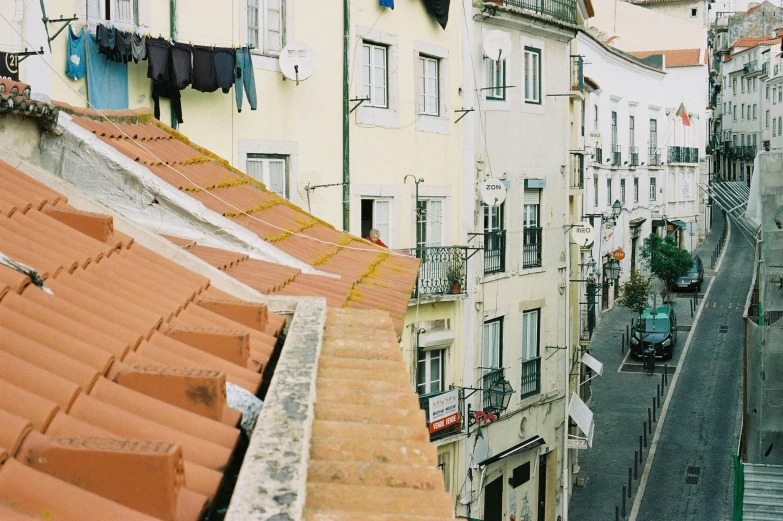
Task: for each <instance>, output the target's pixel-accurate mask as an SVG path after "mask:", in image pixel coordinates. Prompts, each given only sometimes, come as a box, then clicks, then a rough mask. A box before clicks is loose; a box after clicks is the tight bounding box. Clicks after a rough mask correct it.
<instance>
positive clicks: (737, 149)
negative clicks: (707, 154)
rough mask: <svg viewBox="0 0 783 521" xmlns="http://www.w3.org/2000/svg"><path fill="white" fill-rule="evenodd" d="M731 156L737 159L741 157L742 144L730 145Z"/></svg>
mask: <svg viewBox="0 0 783 521" xmlns="http://www.w3.org/2000/svg"><path fill="white" fill-rule="evenodd" d="M731 157H733V158H735V159H739V158H741V157H742V146H741V145H732V147H731Z"/></svg>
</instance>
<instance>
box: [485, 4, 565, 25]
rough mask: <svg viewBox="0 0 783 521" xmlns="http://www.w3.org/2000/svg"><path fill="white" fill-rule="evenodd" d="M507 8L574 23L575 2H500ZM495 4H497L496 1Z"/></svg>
mask: <svg viewBox="0 0 783 521" xmlns="http://www.w3.org/2000/svg"><path fill="white" fill-rule="evenodd" d="M501 1H502V2H503V3H504V4H505V5H507V6H509V7H516V8H517V9H522V10H524V11H532V12H534V13H537V14H543V15H548V16H551V17H553V18H557V19H558V20H562V21H563V22H568V23H571V24H575V23H576V1H575V0H501ZM495 3H498V2H497V1H496V2H495Z"/></svg>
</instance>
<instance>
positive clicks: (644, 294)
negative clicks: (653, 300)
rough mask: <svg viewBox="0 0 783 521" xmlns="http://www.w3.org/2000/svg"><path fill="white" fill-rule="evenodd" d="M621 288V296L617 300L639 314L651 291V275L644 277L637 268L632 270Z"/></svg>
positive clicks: (645, 305) (645, 304) (644, 306)
mask: <svg viewBox="0 0 783 521" xmlns="http://www.w3.org/2000/svg"><path fill="white" fill-rule="evenodd" d="M621 290H622V292H623V296H622V297H621V298H620V300H619V303H620V305H621V306H623V307H624V308H628V309H630V310H632V311H636V312H637V313H639V314H641V313H642V312H643V311H644V309H645V308H646V307H647V303H648V302H649V299H650V293H652V277H645V276H644V275H642V274H641V273H639V271H638V270H632V271H631V277H630V278H629V279H628V280H627V281H626V282H625V284H623V285H622V287H621Z"/></svg>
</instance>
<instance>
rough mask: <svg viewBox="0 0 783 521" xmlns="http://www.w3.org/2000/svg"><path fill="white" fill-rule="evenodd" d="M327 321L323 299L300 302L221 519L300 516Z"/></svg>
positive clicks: (290, 520) (290, 519)
mask: <svg viewBox="0 0 783 521" xmlns="http://www.w3.org/2000/svg"><path fill="white" fill-rule="evenodd" d="M325 323H326V304H325V303H324V301H323V300H322V299H314V298H302V299H300V300H299V303H298V305H297V307H296V311H295V313H294V317H293V320H292V322H291V326H290V329H289V332H288V336H287V337H286V340H285V344H284V345H283V350H282V353H281V355H280V359H279V360H278V362H277V367H276V368H275V374H274V376H273V377H272V383H271V385H270V386H269V391H268V392H267V395H266V401H265V402H264V407H263V408H262V409H261V414H260V415H259V417H258V421H257V422H256V428H255V431H254V432H253V436H252V437H251V438H250V445H249V447H248V449H247V453H246V455H245V461H244V463H243V465H242V470H241V471H240V472H239V478H238V480H237V484H236V488H235V489H234V494H233V496H232V498H231V504H230V506H229V509H228V513H227V514H226V517H225V521H294V520H298V519H302V511H303V509H304V503H305V495H306V487H305V481H306V479H307V467H308V459H309V451H310V436H311V434H312V427H313V419H314V412H313V403H314V401H315V379H316V375H317V373H318V357H319V355H320V352H321V346H322V343H323V332H324V325H325Z"/></svg>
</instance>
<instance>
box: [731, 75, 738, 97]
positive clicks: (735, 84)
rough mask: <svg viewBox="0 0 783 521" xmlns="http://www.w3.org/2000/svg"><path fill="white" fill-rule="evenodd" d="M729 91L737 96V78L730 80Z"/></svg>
mask: <svg viewBox="0 0 783 521" xmlns="http://www.w3.org/2000/svg"><path fill="white" fill-rule="evenodd" d="M731 90H732V91H733V94H737V78H733V79H732V80H731Z"/></svg>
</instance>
